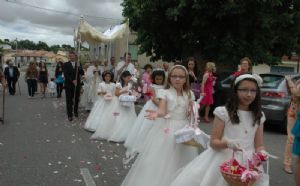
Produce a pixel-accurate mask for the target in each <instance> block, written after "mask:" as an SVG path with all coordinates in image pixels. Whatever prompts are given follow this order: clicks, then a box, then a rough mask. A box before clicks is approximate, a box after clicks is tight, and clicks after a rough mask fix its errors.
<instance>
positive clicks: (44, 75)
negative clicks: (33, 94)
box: [39, 63, 48, 98]
mask: <svg viewBox="0 0 300 186" xmlns="http://www.w3.org/2000/svg"><path fill="white" fill-rule="evenodd" d="M39 82H40V86H41V92H42V94H43V95H42V98H45V97H46V88H47V84H48V70H47V67H46V65H45V63H41V67H40V70H39Z"/></svg>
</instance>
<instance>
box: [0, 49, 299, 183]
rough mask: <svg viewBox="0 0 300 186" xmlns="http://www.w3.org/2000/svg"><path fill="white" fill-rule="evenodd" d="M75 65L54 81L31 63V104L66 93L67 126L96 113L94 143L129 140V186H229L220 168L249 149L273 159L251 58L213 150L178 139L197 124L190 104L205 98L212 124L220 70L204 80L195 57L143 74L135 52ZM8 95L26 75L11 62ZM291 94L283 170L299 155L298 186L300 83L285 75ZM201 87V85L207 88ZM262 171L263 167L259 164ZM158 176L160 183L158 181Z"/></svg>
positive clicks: (219, 112) (60, 69)
mask: <svg viewBox="0 0 300 186" xmlns="http://www.w3.org/2000/svg"><path fill="white" fill-rule="evenodd" d="M69 59H70V60H69V61H68V62H66V63H62V62H59V63H57V66H56V68H55V75H54V77H51V78H50V82H48V79H49V73H48V70H47V67H46V65H44V64H41V65H40V66H38V67H37V64H36V63H35V62H31V63H30V64H29V66H28V68H27V70H26V73H25V79H26V82H27V85H28V94H29V98H32V97H34V96H35V93H36V91H37V85H38V83H39V84H40V90H41V93H42V96H43V97H45V93H46V89H47V88H48V90H49V92H50V93H51V95H52V96H54V93H55V90H56V95H57V98H60V97H61V96H62V91H63V89H64V91H65V95H66V96H65V97H66V108H67V116H68V120H69V121H72V120H73V116H75V117H78V107H79V106H82V107H84V108H85V110H86V111H87V112H89V115H88V118H87V120H86V122H85V125H84V128H85V129H86V130H88V131H91V132H93V134H92V135H91V137H90V138H91V139H92V140H107V141H110V142H121V143H123V142H124V147H125V148H126V154H125V157H126V158H125V159H124V162H123V163H124V164H128V163H129V162H132V161H134V163H133V165H132V167H131V169H130V171H129V172H128V174H127V176H126V177H125V179H124V180H123V182H122V184H121V185H122V186H140V185H143V186H147V185H149V186H153V185H155V186H167V185H170V186H182V185H189V186H199V185H227V182H226V180H225V179H224V178H223V177H222V175H221V173H220V170H219V166H220V165H221V164H222V163H223V162H225V161H226V160H229V159H230V158H231V157H232V153H233V152H236V151H242V152H243V154H242V155H241V156H242V157H245V156H247V157H250V156H252V155H253V153H261V154H263V155H265V156H268V153H267V152H266V150H265V147H264V142H263V126H264V121H265V120H266V118H265V116H264V114H263V112H262V108H261V101H260V99H261V98H260V88H261V85H262V79H261V78H260V77H259V76H258V75H256V74H253V73H252V63H251V60H250V59H249V58H247V57H245V58H242V59H241V60H240V65H239V69H238V71H236V72H234V73H233V74H232V79H233V83H232V85H231V86H232V87H231V93H230V97H229V99H228V101H227V102H226V104H225V105H224V106H219V107H217V108H216V109H215V110H214V111H213V114H214V118H213V121H212V123H213V128H212V131H211V135H210V143H209V147H208V148H207V149H204V151H199V149H198V148H197V147H195V146H190V145H185V144H181V143H176V142H175V137H174V133H175V132H176V131H177V130H179V129H182V128H184V127H185V126H186V125H187V124H188V123H189V121H190V117H191V116H190V115H191V105H192V103H194V101H195V100H197V99H198V98H201V101H200V108H202V109H203V111H204V114H203V117H202V118H201V119H202V120H203V122H207V123H210V122H211V121H210V118H209V112H210V107H211V105H213V104H214V93H215V91H216V90H215V86H216V81H217V76H216V65H215V63H214V62H207V63H206V65H205V69H204V71H203V75H202V76H200V73H199V68H198V67H197V62H196V60H195V59H194V58H193V57H189V58H188V59H187V60H186V61H185V62H184V63H180V64H179V63H178V62H176V63H174V65H173V66H172V67H169V64H168V63H164V64H163V66H162V68H155V67H153V66H152V65H150V64H147V65H145V66H144V68H143V69H142V71H141V70H140V69H139V68H137V65H136V64H134V63H132V61H131V54H130V53H125V54H124V57H123V61H120V62H119V63H117V64H116V61H115V58H114V57H111V58H110V61H109V62H108V61H105V62H104V63H103V64H102V65H100V64H98V63H97V62H91V64H90V65H89V66H84V67H82V65H81V64H80V63H79V62H78V60H77V56H76V54H75V53H73V52H70V54H69ZM4 76H5V79H6V80H7V82H8V86H9V93H10V94H11V95H14V94H15V92H16V90H15V84H16V81H17V80H18V78H19V76H20V73H19V71H18V69H17V68H14V66H13V63H10V62H8V66H7V67H6V68H5V70H4ZM286 79H287V82H288V83H287V84H288V87H289V90H290V93H291V95H292V100H291V106H290V109H289V112H288V138H287V142H286V150H285V158H284V170H285V171H286V172H287V173H293V171H292V168H291V164H292V163H291V159H292V158H291V153H292V152H293V153H294V154H296V155H297V163H296V170H295V174H296V183H297V184H298V185H299V182H300V181H299V178H300V175H299V174H300V121H299V120H298V117H297V116H300V110H299V109H298V108H299V99H300V82H296V83H295V82H293V81H292V80H291V78H290V77H289V76H287V77H286ZM200 82H201V83H200ZM138 99H143V100H144V101H145V104H144V106H143V108H142V110H141V111H140V112H139V114H138V115H137V114H136V111H135V104H136V102H137V100H138ZM259 169H260V171H261V172H264V170H263V167H262V166H259ZM153 178H155V179H153ZM267 179H268V175H266V174H261V177H260V178H259V179H257V180H256V182H255V185H261V186H265V185H268V184H267V183H268V180H267ZM266 180H267V181H266Z"/></svg>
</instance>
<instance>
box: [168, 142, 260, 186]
mask: <svg viewBox="0 0 300 186" xmlns="http://www.w3.org/2000/svg"><path fill="white" fill-rule="evenodd" d="M252 152H253V151H250V152H248V153H247V154H248V156H250V155H251V154H252ZM241 156H242V155H240V157H239V156H235V157H236V158H237V159H240V160H241ZM231 158H232V150H229V149H225V150H222V151H215V150H213V149H212V148H208V149H207V150H206V151H204V152H202V153H201V154H200V155H199V156H198V157H197V158H195V159H194V160H193V161H191V162H190V163H189V164H188V165H186V166H185V167H184V168H183V169H182V170H180V171H178V173H177V176H176V177H175V179H174V181H173V182H172V183H171V184H170V186H184V185H188V186H210V185H213V186H228V184H227V182H226V181H225V180H224V178H223V176H222V174H221V172H220V170H219V166H220V165H221V164H222V163H223V162H225V161H228V160H230V159H231ZM259 185H261V184H260V181H259V180H258V181H256V183H255V186H259Z"/></svg>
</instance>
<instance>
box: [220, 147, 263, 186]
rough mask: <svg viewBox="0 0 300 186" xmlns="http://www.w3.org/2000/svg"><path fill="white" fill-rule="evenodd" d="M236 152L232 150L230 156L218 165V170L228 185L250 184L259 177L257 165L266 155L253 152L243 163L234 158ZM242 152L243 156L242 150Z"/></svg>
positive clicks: (241, 185)
mask: <svg viewBox="0 0 300 186" xmlns="http://www.w3.org/2000/svg"><path fill="white" fill-rule="evenodd" d="M236 152H237V151H233V155H232V158H231V159H230V160H229V161H226V162H224V163H222V164H221V165H220V172H221V174H222V176H223V178H224V179H225V181H226V182H227V183H228V184H229V185H230V186H252V185H253V184H254V183H255V182H256V181H257V180H258V179H259V178H260V175H261V171H260V170H259V166H260V165H261V164H262V162H264V161H266V160H267V155H266V154H264V153H261V152H256V153H253V156H252V158H251V159H248V158H246V165H243V164H242V163H240V162H239V161H238V160H237V159H236V158H235V153H236ZM242 154H243V157H245V153H244V152H243V151H242ZM243 159H244V158H243Z"/></svg>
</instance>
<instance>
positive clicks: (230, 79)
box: [221, 75, 234, 85]
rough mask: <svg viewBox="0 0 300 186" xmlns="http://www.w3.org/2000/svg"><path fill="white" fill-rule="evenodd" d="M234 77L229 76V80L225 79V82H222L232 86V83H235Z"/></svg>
mask: <svg viewBox="0 0 300 186" xmlns="http://www.w3.org/2000/svg"><path fill="white" fill-rule="evenodd" d="M233 79H234V78H233V77H232V75H230V76H228V77H227V78H225V79H224V80H222V81H221V83H222V84H229V85H231V83H232V81H233Z"/></svg>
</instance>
